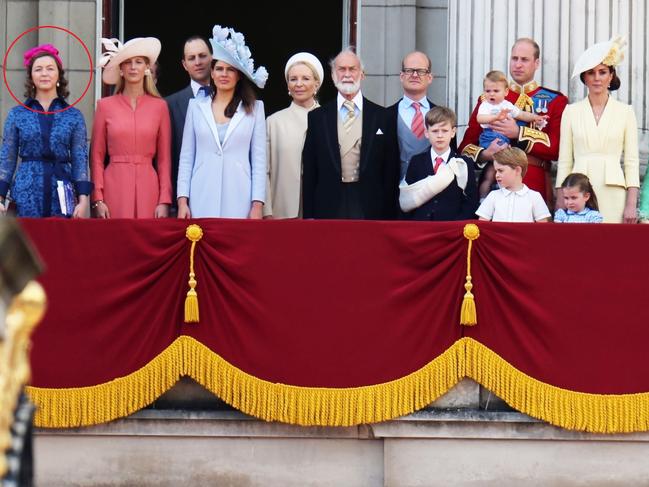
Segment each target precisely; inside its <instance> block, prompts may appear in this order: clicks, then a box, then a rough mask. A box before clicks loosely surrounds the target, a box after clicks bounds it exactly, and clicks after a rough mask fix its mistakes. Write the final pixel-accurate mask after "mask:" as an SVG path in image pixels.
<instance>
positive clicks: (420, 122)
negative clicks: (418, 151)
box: [410, 101, 426, 139]
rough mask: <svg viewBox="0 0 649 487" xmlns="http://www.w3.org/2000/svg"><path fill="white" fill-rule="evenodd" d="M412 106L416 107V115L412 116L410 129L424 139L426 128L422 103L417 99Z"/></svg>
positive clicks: (416, 135)
mask: <svg viewBox="0 0 649 487" xmlns="http://www.w3.org/2000/svg"><path fill="white" fill-rule="evenodd" d="M412 107H413V108H414V109H415V116H414V117H413V118H412V123H411V124H410V130H412V133H413V134H414V135H415V137H417V138H418V139H423V138H424V134H425V133H426V129H425V128H424V114H423V113H421V104H420V103H419V102H418V101H415V102H413V103H412Z"/></svg>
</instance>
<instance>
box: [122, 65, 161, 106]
mask: <svg viewBox="0 0 649 487" xmlns="http://www.w3.org/2000/svg"><path fill="white" fill-rule="evenodd" d="M142 57H143V58H144V59H146V66H147V68H146V69H147V70H148V71H149V74H146V71H145V73H144V79H143V80H142V82H143V88H144V93H146V94H147V95H151V96H155V97H156V98H162V97H161V96H160V92H159V91H158V88H156V85H155V83H154V81H153V73H151V63H150V62H149V58H147V57H145V56H142ZM123 91H124V78H122V77H121V76H120V77H119V79H118V80H117V84H115V91H114V92H113V93H114V94H116V95H119V94H120V93H122V92H123Z"/></svg>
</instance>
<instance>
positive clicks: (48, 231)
mask: <svg viewBox="0 0 649 487" xmlns="http://www.w3.org/2000/svg"><path fill="white" fill-rule="evenodd" d="M21 223H22V225H23V228H24V229H25V230H26V232H27V233H28V234H29V236H30V237H31V239H32V241H33V242H34V244H35V246H36V248H37V249H38V252H39V253H40V254H41V256H42V258H43V260H44V261H45V263H46V266H47V269H46V271H45V273H44V274H43V276H42V277H41V279H40V281H41V282H42V284H43V285H44V287H45V290H46V292H47V295H48V299H49V308H48V311H47V314H46V316H45V318H44V321H43V322H42V323H41V324H40V325H39V326H38V328H37V329H36V331H35V334H34V336H33V341H34V345H33V350H32V365H33V381H32V385H33V386H36V387H53V388H59V387H80V386H88V385H95V384H100V383H103V382H107V381H109V380H111V379H114V378H117V377H121V376H124V375H127V374H129V373H131V372H133V371H135V370H137V369H138V368H140V367H142V366H143V365H145V364H146V363H147V362H149V361H150V360H151V359H153V358H154V357H155V356H156V355H158V354H159V353H160V352H161V351H162V350H164V349H165V348H166V347H167V346H168V345H169V344H171V343H172V342H173V340H174V339H175V338H177V337H178V336H180V335H189V336H192V337H194V338H196V339H197V340H199V341H200V342H202V343H203V344H205V345H206V346H207V347H209V348H210V349H211V350H213V351H214V352H216V353H218V354H219V355H221V356H222V357H223V358H225V359H226V360H227V361H228V362H230V363H232V364H233V365H235V366H237V367H239V368H240V369H242V370H244V371H245V372H247V373H249V374H251V375H253V376H256V377H259V378H261V379H265V380H268V381H272V382H281V383H285V384H292V385H299V386H313V387H319V386H326V387H353V386H363V385H370V384H377V383H381V382H385V381H389V380H392V379H397V378H399V377H403V376H405V375H407V374H409V373H411V372H413V371H415V370H417V369H419V368H420V367H422V366H423V365H425V364H426V363H428V362H430V361H431V360H433V359H434V358H435V357H437V356H439V355H440V354H441V353H442V352H444V351H445V350H446V349H447V348H448V347H450V346H451V345H452V344H453V343H454V342H455V341H456V340H458V339H459V338H460V337H462V336H467V337H471V338H474V339H475V340H477V341H479V342H480V343H482V344H484V345H486V346H487V347H489V348H490V349H492V350H493V351H494V352H496V353H497V354H498V355H500V356H501V357H503V358H504V359H505V360H506V361H507V362H509V363H510V364H511V365H513V366H514V367H516V368H517V369H519V370H521V371H522V372H525V373H527V374H529V375H530V376H532V377H533V378H535V379H538V380H540V381H543V382H546V383H549V384H552V385H555V386H558V387H563V388H566V389H569V390H574V391H582V392H590V393H601V394H623V393H636V392H649V374H647V373H646V370H647V366H646V360H645V356H646V348H647V343H648V342H649V326H648V325H649V306H647V305H646V295H647V291H646V277H647V274H648V271H649V269H648V266H647V264H646V262H645V261H644V255H645V252H643V251H644V250H645V249H646V247H647V244H649V228H647V227H645V226H641V225H637V226H626V225H559V224H545V225H543V224H504V223H490V222H480V223H479V224H478V225H479V227H480V230H481V236H480V238H479V239H478V240H477V241H476V242H475V245H474V247H473V248H474V250H473V255H472V274H473V283H474V293H475V299H476V306H477V316H478V324H477V325H476V326H475V327H462V326H460V325H459V311H460V305H461V302H462V296H463V294H464V288H463V284H464V277H465V273H466V249H467V241H466V239H464V238H463V236H462V230H463V223H461V222H450V223H428V222H352V221H339V222H334V221H237V220H216V219H212V220H196V221H195V223H198V224H200V225H201V227H202V228H203V232H204V237H203V239H202V240H201V241H200V242H199V243H198V245H197V251H196V278H197V281H198V286H197V288H196V289H197V291H198V296H199V305H200V318H201V319H200V323H197V324H184V323H183V303H184V299H185V294H186V292H187V289H188V286H187V279H188V271H189V248H190V243H189V241H188V240H186V239H185V236H184V234H185V228H186V226H187V224H188V223H187V222H184V221H178V220H160V221H153V220H149V221H134V220H113V221H97V220H90V221H60V220H22V221H21ZM207 366H209V365H207Z"/></svg>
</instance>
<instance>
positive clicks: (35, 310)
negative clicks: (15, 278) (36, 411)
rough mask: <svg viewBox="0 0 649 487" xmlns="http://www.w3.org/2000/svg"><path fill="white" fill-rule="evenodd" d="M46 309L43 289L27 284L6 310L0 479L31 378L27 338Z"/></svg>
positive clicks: (0, 365) (0, 376)
mask: <svg viewBox="0 0 649 487" xmlns="http://www.w3.org/2000/svg"><path fill="white" fill-rule="evenodd" d="M46 307H47V297H46V295H45V291H44V290H43V287H42V286H41V285H40V284H39V283H38V282H36V281H31V282H29V283H28V284H27V286H25V288H24V289H23V290H22V292H21V293H20V294H18V295H16V296H15V297H14V298H13V301H12V302H11V305H10V306H9V308H8V310H7V318H6V323H7V333H6V338H5V341H4V343H2V342H0V453H1V455H0V477H2V476H4V474H5V473H6V469H7V464H6V460H5V456H4V452H5V451H6V450H7V448H8V447H9V446H10V445H9V444H10V442H11V435H10V433H9V430H10V428H11V425H12V422H13V414H14V410H15V409H16V405H17V404H18V398H19V396H20V392H21V390H22V387H23V386H24V385H25V383H27V381H28V380H29V377H30V375H31V369H30V367H29V343H30V342H29V339H30V336H31V333H32V331H33V330H34V328H35V327H36V325H37V324H38V323H39V322H40V321H41V319H42V318H43V315H44V314H45V309H46Z"/></svg>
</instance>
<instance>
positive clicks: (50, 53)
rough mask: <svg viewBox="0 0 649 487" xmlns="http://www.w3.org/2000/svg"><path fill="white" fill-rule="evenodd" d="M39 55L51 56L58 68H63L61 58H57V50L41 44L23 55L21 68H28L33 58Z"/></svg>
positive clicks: (50, 45)
mask: <svg viewBox="0 0 649 487" xmlns="http://www.w3.org/2000/svg"><path fill="white" fill-rule="evenodd" d="M41 53H45V54H47V55H48V56H52V57H53V58H54V59H56V61H57V62H58V63H59V65H60V66H63V61H61V57H60V56H59V50H58V49H57V48H56V47H54V46H53V45H52V44H41V45H40V46H36V47H32V48H31V49H29V50H28V51H26V52H25V54H23V66H25V67H26V68H28V67H29V64H30V63H31V62H32V59H33V58H34V56H36V55H37V54H41Z"/></svg>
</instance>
